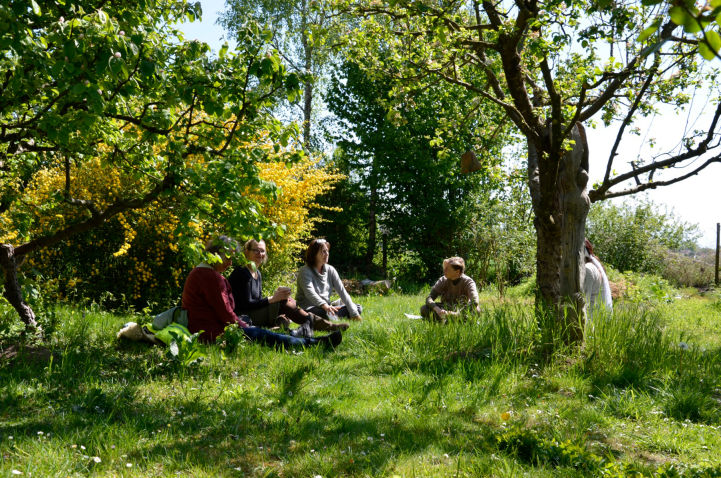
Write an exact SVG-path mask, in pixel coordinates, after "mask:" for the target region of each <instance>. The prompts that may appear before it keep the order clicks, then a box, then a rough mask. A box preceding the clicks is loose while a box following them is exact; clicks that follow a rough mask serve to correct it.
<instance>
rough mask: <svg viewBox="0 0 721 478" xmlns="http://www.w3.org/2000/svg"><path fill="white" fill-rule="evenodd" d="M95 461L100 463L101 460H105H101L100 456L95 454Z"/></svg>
mask: <svg viewBox="0 0 721 478" xmlns="http://www.w3.org/2000/svg"><path fill="white" fill-rule="evenodd" d="M93 461H94V462H95V463H100V462H101V461H103V460H101V459H100V457H99V456H94V457H93Z"/></svg>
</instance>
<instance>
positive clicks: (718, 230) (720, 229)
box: [714, 222, 721, 287]
mask: <svg viewBox="0 0 721 478" xmlns="http://www.w3.org/2000/svg"><path fill="white" fill-rule="evenodd" d="M720 236H721V223H719V222H717V223H716V269H714V281H715V283H716V287H718V256H719V237H720Z"/></svg>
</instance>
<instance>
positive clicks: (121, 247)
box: [0, 145, 342, 309]
mask: <svg viewBox="0 0 721 478" xmlns="http://www.w3.org/2000/svg"><path fill="white" fill-rule="evenodd" d="M268 153H269V158H270V159H269V161H268V162H263V163H258V164H257V166H258V168H259V170H260V177H261V179H262V180H264V181H267V182H272V183H275V184H276V185H277V186H278V187H279V188H280V189H279V190H278V193H277V195H275V198H267V197H266V196H265V195H263V194H261V193H260V191H251V190H249V191H247V192H246V193H247V194H248V195H249V196H250V197H251V198H254V199H255V200H257V201H258V202H259V203H260V204H261V205H262V209H263V213H264V214H265V215H266V216H267V217H269V218H270V219H271V221H272V222H274V223H276V224H278V225H280V226H284V231H285V232H284V234H283V235H282V236H279V237H275V238H266V240H267V241H268V246H269V249H270V251H271V254H272V256H271V257H272V262H271V263H270V264H269V265H268V267H267V268H266V276H267V277H269V279H272V277H273V275H274V273H277V272H280V271H283V270H288V269H290V268H293V269H294V267H295V261H296V259H297V257H296V256H298V251H299V250H301V249H302V248H303V247H304V245H305V243H306V242H307V239H308V237H309V235H310V232H311V229H312V227H313V224H314V223H315V222H316V221H318V220H319V218H314V217H309V209H310V208H311V207H312V206H314V205H315V204H314V201H315V198H316V197H317V196H318V195H320V194H322V193H323V192H325V191H326V190H328V189H329V188H332V187H333V185H334V184H335V182H337V181H338V180H339V179H340V178H342V176H341V175H339V174H336V173H334V172H333V171H330V170H328V169H327V168H325V167H321V166H319V159H313V158H304V159H301V160H299V161H296V162H293V163H285V162H283V161H281V160H279V159H278V158H280V156H273V155H272V147H271V145H268ZM200 163H202V161H200ZM201 167H202V165H201ZM128 183H129V179H128V178H127V177H125V176H124V175H123V173H122V172H121V171H120V170H119V169H112V168H108V166H107V165H103V164H101V163H100V161H93V162H89V163H88V164H87V166H85V167H82V168H73V169H72V175H71V184H72V185H73V188H72V191H71V192H72V196H73V197H75V198H83V199H95V198H101V197H105V198H111V199H112V198H113V191H121V190H122V189H123V188H125V189H126V190H127V188H129V187H132V186H133V185H132V184H128ZM64 187H65V169H64V167H63V165H57V166H55V167H49V168H47V169H45V170H43V171H42V172H41V173H40V174H39V175H37V176H36V177H35V178H34V180H33V181H32V182H31V183H30V184H29V185H28V186H27V188H26V189H25V191H24V201H22V203H23V207H22V211H19V210H17V209H15V210H13V209H11V210H10V211H6V212H5V213H4V214H2V215H0V242H6V241H7V242H13V243H15V244H18V243H19V242H21V241H22V239H23V238H24V237H27V235H28V234H32V235H33V236H35V235H40V234H42V233H45V232H48V231H51V230H57V229H58V228H59V227H61V226H63V225H65V224H66V221H72V219H73V218H75V217H77V215H78V214H83V213H84V211H83V210H82V208H78V207H77V206H71V205H67V204H65V205H62V206H58V207H56V208H54V209H53V210H51V211H48V210H47V208H46V207H45V205H46V204H48V203H49V202H50V201H49V198H50V197H51V196H52V195H55V194H58V192H59V191H63V188H64ZM111 199H107V200H111ZM188 204H190V202H189V203H188ZM184 208H186V206H185V204H184V203H183V202H182V201H180V202H179V201H177V200H176V201H174V202H172V203H168V202H167V201H165V202H164V201H163V200H162V199H160V200H158V201H156V202H154V203H152V204H150V205H149V206H148V207H147V208H146V209H141V210H131V211H126V212H124V213H122V214H118V215H116V216H114V217H113V218H111V219H110V220H108V221H107V222H106V223H105V224H103V225H102V226H100V227H98V228H95V229H93V230H91V231H88V232H86V233H83V234H78V235H76V236H73V237H71V238H70V239H68V240H66V241H63V242H61V243H60V244H58V245H56V246H54V247H52V248H47V249H42V250H41V251H40V252H39V253H37V254H35V255H32V256H30V257H28V260H27V261H26V262H25V264H23V266H22V268H21V272H22V273H23V274H24V276H25V277H26V278H31V279H34V280H35V281H36V282H37V284H38V285H40V286H41V287H42V290H43V293H44V294H45V295H46V296H48V298H50V299H55V300H63V299H69V300H94V301H103V302H104V303H105V304H106V305H108V306H111V307H113V306H121V305H122V306H127V305H134V306H135V307H144V306H145V305H147V304H148V303H151V304H153V303H155V304H157V306H156V307H154V309H155V308H158V309H159V308H162V307H165V306H167V305H172V304H175V303H177V302H178V301H179V300H180V294H181V291H182V287H183V282H184V280H185V276H186V275H187V273H188V272H189V270H190V268H191V267H192V266H193V264H192V263H191V262H189V260H188V259H187V257H185V256H184V255H183V253H182V252H183V251H182V250H181V248H180V247H179V244H188V243H189V242H192V241H202V242H204V241H205V239H206V238H207V237H209V236H210V235H212V234H215V233H217V230H218V229H220V230H221V231H222V227H223V225H222V223H220V224H213V225H209V224H204V223H202V222H199V221H197V220H195V219H193V214H192V211H187V210H185V209H184ZM181 218H186V219H181ZM187 218H190V219H187ZM181 220H182V221H187V222H185V223H184V224H183V226H184V227H182V228H179V227H178V225H179V223H180V221H181ZM221 221H222V218H221ZM68 224H69V222H68ZM179 229H182V230H183V231H184V232H183V233H181V232H178V231H179ZM238 239H239V240H240V241H241V242H242V240H243V239H245V238H238Z"/></svg>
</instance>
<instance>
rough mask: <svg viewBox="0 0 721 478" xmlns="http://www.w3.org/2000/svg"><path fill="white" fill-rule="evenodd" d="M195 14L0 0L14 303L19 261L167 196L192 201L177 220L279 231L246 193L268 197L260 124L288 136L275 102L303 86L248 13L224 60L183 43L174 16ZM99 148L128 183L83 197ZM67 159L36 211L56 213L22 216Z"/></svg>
mask: <svg viewBox="0 0 721 478" xmlns="http://www.w3.org/2000/svg"><path fill="white" fill-rule="evenodd" d="M200 13H201V12H200V7H199V4H197V3H195V4H193V3H188V2H186V1H173V0H147V1H143V0H141V1H139V2H102V1H99V2H96V3H95V4H94V3H92V2H91V3H87V2H86V3H84V4H82V5H80V4H77V3H74V2H68V3H65V2H51V1H47V2H42V1H36V0H29V1H28V0H18V1H12V2H9V3H7V2H6V3H3V4H2V5H0V50H1V54H0V84H1V85H2V91H3V95H2V97H1V98H0V213H2V212H6V211H8V212H11V211H12V212H13V214H14V215H15V218H14V223H15V224H17V231H16V233H15V235H14V237H13V238H12V243H13V245H11V244H5V245H3V248H2V252H3V254H2V267H3V269H4V271H5V289H6V294H5V295H6V298H8V300H10V302H11V303H13V305H14V306H15V307H16V308H17V309H18V310H19V311H20V310H21V307H20V303H21V302H22V301H21V300H20V299H19V298H18V297H16V296H14V295H13V294H12V293H11V289H14V286H13V284H15V276H14V273H15V272H14V270H15V265H16V260H17V259H18V258H20V257H22V256H23V255H25V254H28V253H30V252H33V251H35V250H37V249H39V248H41V247H48V246H51V245H52V244H54V243H57V242H58V241H60V240H62V239H64V238H67V237H70V236H72V235H73V234H77V233H79V232H83V231H85V230H88V229H91V228H93V227H96V226H97V225H99V224H101V223H102V222H103V221H105V220H106V219H108V218H110V217H112V216H113V215H115V214H118V213H119V212H122V211H124V210H127V209H137V208H143V207H146V206H147V205H148V204H149V203H150V202H152V201H153V200H155V199H156V198H159V197H165V198H177V200H182V201H187V204H189V205H190V207H187V208H186V209H185V210H186V211H188V212H187V213H186V215H185V216H184V217H182V218H181V219H182V220H181V221H180V222H179V223H178V227H179V228H181V229H188V228H192V225H193V218H194V216H197V217H198V218H204V219H206V220H209V221H210V222H211V223H214V224H217V227H218V229H223V230H224V231H225V232H226V233H229V234H233V235H244V234H255V233H260V232H266V234H267V233H268V232H269V230H270V231H272V230H275V231H276V232H278V233H280V232H282V229H281V228H280V227H279V226H276V225H273V224H268V223H267V222H266V221H264V220H263V217H262V214H261V213H260V210H261V208H260V207H259V206H258V204H257V203H256V202H255V201H253V200H251V199H248V198H246V197H245V196H244V195H243V194H242V192H243V191H244V189H245V188H246V187H248V186H258V187H262V188H263V189H264V190H265V191H266V194H273V189H274V188H273V185H272V184H271V183H262V182H261V181H260V179H259V177H258V171H257V168H256V166H255V164H256V163H257V162H258V161H261V160H263V158H264V157H265V156H266V152H265V150H264V149H263V147H261V143H262V142H258V141H257V137H258V132H259V131H265V132H267V133H268V135H269V136H268V137H267V139H266V140H267V141H269V142H272V143H273V144H274V145H275V148H276V149H280V148H281V147H282V146H285V145H288V144H289V141H291V139H292V137H293V136H294V134H295V133H296V131H295V130H294V129H293V128H292V127H291V128H285V127H283V126H282V125H281V124H279V123H278V122H277V121H275V120H274V119H273V118H272V117H271V116H270V115H269V113H268V110H269V108H271V107H272V106H273V98H274V97H276V96H277V95H278V93H279V92H285V93H287V94H290V95H294V94H297V89H298V85H299V80H298V77H297V75H295V74H289V73H288V72H287V71H286V69H285V67H284V65H283V63H282V61H281V59H280V58H279V57H278V55H277V52H275V51H272V50H269V49H268V48H267V47H266V45H267V38H268V36H269V35H270V33H269V32H268V31H267V30H263V29H262V28H260V27H258V26H257V25H256V24H254V23H252V22H249V23H247V24H246V25H245V27H244V28H243V29H242V30H240V31H239V32H238V47H237V51H235V52H228V51H226V49H223V50H221V52H220V57H219V58H211V57H210V56H209V48H208V46H207V45H205V44H203V43H200V42H197V41H191V42H186V41H184V39H183V37H182V34H180V33H179V32H178V31H176V30H174V29H173V27H172V25H173V24H174V23H176V22H177V21H179V20H181V19H190V20H193V19H195V18H197V17H198V16H199V15H200ZM256 144H257V145H258V146H257V147H255V146H254V145H256ZM93 158H96V159H99V160H100V162H101V164H102V166H103V168H106V169H107V170H108V171H111V170H112V171H116V170H119V171H122V173H123V177H124V184H123V186H122V188H117V189H111V190H109V191H108V193H107V194H106V195H104V196H103V197H88V196H83V195H82V194H80V189H79V188H77V185H76V184H74V183H73V178H74V177H75V176H74V174H73V170H74V168H77V167H79V166H80V165H82V164H84V163H85V162H87V161H89V160H91V159H93ZM58 166H60V167H62V168H64V170H65V172H66V174H65V178H66V179H65V182H64V184H63V186H62V188H60V189H58V190H57V191H56V192H55V194H54V195H52V196H50V197H49V198H48V199H47V200H46V201H45V202H44V203H43V204H42V205H41V207H42V208H43V209H44V210H45V211H47V214H48V215H50V216H52V217H55V216H57V215H60V216H61V217H59V218H58V220H57V221H54V222H49V223H48V224H47V226H48V227H45V228H37V227H34V225H33V224H32V218H34V217H36V216H33V215H28V216H27V218H26V221H25V222H23V221H22V214H23V213H22V210H23V205H22V204H19V203H18V198H19V197H21V195H22V191H23V190H24V189H25V188H26V187H27V186H28V185H29V184H31V182H32V180H33V179H34V178H35V177H36V176H37V175H38V174H39V173H40V172H41V171H43V170H46V169H48V168H56V167H58ZM187 236H192V235H191V234H187ZM185 245H186V246H187V247H188V249H193V248H194V249H199V248H200V246H199V243H197V242H194V243H188V244H185ZM21 316H22V317H23V318H24V319H25V320H26V323H30V322H31V321H32V317H31V314H28V313H27V312H21Z"/></svg>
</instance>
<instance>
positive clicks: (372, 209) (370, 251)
mask: <svg viewBox="0 0 721 478" xmlns="http://www.w3.org/2000/svg"><path fill="white" fill-rule="evenodd" d="M377 202H378V189H377V188H376V187H375V186H371V197H370V204H369V211H368V247H367V249H366V256H365V264H366V268H367V269H368V270H369V271H370V269H371V266H372V265H373V256H375V252H376V241H377V239H376V232H377V230H378V223H377V221H376V203H377Z"/></svg>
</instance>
